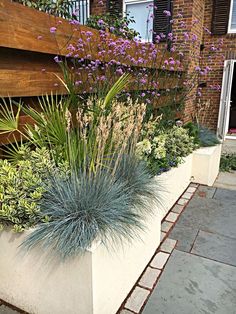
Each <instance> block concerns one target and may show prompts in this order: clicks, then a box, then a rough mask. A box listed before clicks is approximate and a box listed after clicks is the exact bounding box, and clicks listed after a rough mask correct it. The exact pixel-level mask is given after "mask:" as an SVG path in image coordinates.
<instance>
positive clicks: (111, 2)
mask: <svg viewBox="0 0 236 314" xmlns="http://www.w3.org/2000/svg"><path fill="white" fill-rule="evenodd" d="M107 12H109V13H110V14H111V15H113V16H121V15H122V14H123V0H108V1H107Z"/></svg>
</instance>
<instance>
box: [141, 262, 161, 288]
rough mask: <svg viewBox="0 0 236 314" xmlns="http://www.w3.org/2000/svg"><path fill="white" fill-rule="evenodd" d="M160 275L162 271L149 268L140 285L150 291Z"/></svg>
mask: <svg viewBox="0 0 236 314" xmlns="http://www.w3.org/2000/svg"><path fill="white" fill-rule="evenodd" d="M160 274H161V270H160V269H154V268H151V267H148V268H147V269H146V271H145V273H144V274H143V276H142V278H141V279H140V281H139V285H140V286H142V287H145V288H148V289H152V288H153V286H154V284H155V283H156V281H157V279H158V277H159V276H160Z"/></svg>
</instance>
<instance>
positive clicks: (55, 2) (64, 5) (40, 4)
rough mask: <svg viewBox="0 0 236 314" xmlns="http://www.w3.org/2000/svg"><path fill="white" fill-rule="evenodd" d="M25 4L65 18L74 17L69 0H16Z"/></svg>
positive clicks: (71, 2)
mask: <svg viewBox="0 0 236 314" xmlns="http://www.w3.org/2000/svg"><path fill="white" fill-rule="evenodd" d="M17 2H19V3H22V4H23V5H25V6H28V7H30V8H34V9H36V10H39V11H43V12H47V13H49V14H52V15H55V16H61V17H64V18H67V19H71V18H72V17H73V18H75V17H76V16H75V15H72V13H73V1H71V0H36V1H35V0H17Z"/></svg>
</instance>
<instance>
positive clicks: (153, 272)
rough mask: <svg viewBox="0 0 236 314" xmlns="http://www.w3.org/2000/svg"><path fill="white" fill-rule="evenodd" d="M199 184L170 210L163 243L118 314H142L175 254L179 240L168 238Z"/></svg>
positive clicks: (162, 231)
mask: <svg viewBox="0 0 236 314" xmlns="http://www.w3.org/2000/svg"><path fill="white" fill-rule="evenodd" d="M198 187H199V184H197V183H190V185H189V186H188V188H187V189H186V191H184V193H183V194H182V195H181V196H180V198H179V199H178V201H177V202H176V204H175V205H174V206H173V207H172V208H171V209H170V211H169V212H168V213H167V215H166V216H165V218H164V219H163V220H162V224H161V243H160V245H159V247H158V248H157V250H156V252H155V254H154V255H153V257H152V259H151V260H150V262H149V263H148V265H147V267H146V268H145V270H144V271H143V273H142V275H141V276H140V277H139V279H138V280H137V282H136V284H135V286H134V287H133V289H132V290H131V292H130V293H129V295H128V296H127V298H126V299H125V301H124V302H123V304H122V305H121V307H120V309H119V310H118V312H117V313H116V314H141V313H142V311H143V309H144V306H145V304H146V303H147V301H148V299H149V297H150V295H151V293H152V291H153V289H154V288H155V286H156V285H157V284H158V281H159V279H160V276H161V274H162V272H163V271H164V269H165V266H166V263H167V261H168V259H169V258H170V255H171V253H172V252H173V250H174V248H175V246H176V244H177V240H173V239H170V238H168V235H169V233H170V232H171V230H172V229H173V227H174V226H175V224H176V222H177V221H178V219H179V217H180V215H181V214H182V212H183V210H184V209H185V208H186V206H187V205H188V203H189V202H190V200H191V199H192V197H193V195H194V194H195V192H196V191H197V188H198Z"/></svg>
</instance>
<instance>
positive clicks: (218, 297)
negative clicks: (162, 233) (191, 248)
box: [142, 250, 236, 314]
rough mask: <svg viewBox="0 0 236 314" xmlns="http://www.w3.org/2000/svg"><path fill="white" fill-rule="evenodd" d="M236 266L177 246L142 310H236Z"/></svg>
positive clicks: (158, 313) (207, 313)
mask: <svg viewBox="0 0 236 314" xmlns="http://www.w3.org/2000/svg"><path fill="white" fill-rule="evenodd" d="M235 309H236V267H234V266H230V265H225V264H222V263H219V262H216V261H213V260H208V259H206V258H203V257H199V256H196V255H192V254H189V253H185V252H181V251H178V250H174V251H173V253H172V255H171V257H170V259H169V261H168V263H167V265H166V268H165V270H164V272H163V274H162V275H161V277H160V280H159V282H158V285H157V286H156V288H155V289H154V291H153V293H152V295H151V296H150V298H149V300H148V302H147V304H146V306H145V308H144V311H143V313H142V314H190V313H191V314H200V313H202V314H213V313H214V314H235V313H236V310H235Z"/></svg>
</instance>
